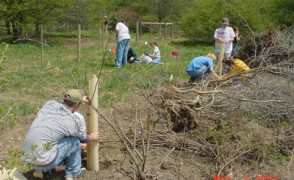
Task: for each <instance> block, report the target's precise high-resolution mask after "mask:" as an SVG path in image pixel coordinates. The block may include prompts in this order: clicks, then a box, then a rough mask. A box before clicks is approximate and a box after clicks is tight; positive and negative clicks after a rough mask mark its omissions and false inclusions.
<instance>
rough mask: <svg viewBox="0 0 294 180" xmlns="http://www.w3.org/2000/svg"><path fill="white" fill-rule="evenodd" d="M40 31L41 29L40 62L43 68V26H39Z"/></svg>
mask: <svg viewBox="0 0 294 180" xmlns="http://www.w3.org/2000/svg"><path fill="white" fill-rule="evenodd" d="M40 29H41V34H40V41H41V62H42V65H43V67H44V66H45V63H44V58H43V55H44V46H43V43H44V36H43V24H41V25H40Z"/></svg>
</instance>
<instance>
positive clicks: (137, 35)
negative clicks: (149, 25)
mask: <svg viewBox="0 0 294 180" xmlns="http://www.w3.org/2000/svg"><path fill="white" fill-rule="evenodd" d="M138 38H139V21H137V23H136V44H138Z"/></svg>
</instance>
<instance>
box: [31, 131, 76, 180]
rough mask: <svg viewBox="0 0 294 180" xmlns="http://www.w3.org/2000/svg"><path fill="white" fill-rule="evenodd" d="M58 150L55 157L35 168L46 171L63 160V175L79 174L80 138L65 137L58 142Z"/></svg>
mask: <svg viewBox="0 0 294 180" xmlns="http://www.w3.org/2000/svg"><path fill="white" fill-rule="evenodd" d="M57 146H58V152H57V156H56V157H55V159H54V160H53V161H52V162H51V163H50V164H48V165H47V166H37V167H35V169H36V170H41V171H48V170H50V169H53V168H54V167H56V166H59V165H62V164H63V162H65V166H66V169H65V176H66V177H76V176H79V175H80V173H81V172H80V169H81V148H80V140H79V139H78V138H76V137H66V138H63V139H62V140H61V141H59V142H58V144H57Z"/></svg>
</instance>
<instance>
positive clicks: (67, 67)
mask: <svg viewBox="0 0 294 180" xmlns="http://www.w3.org/2000/svg"><path fill="white" fill-rule="evenodd" d="M82 34H83V35H82V45H83V46H82V49H81V60H80V62H78V61H77V50H76V47H77V42H76V38H75V37H74V34H73V33H70V34H69V35H65V34H64V33H63V34H62V33H54V34H53V33H52V34H48V33H45V37H44V39H45V40H46V43H47V45H48V46H44V56H43V62H42V61H41V58H40V57H41V51H40V45H39V44H38V43H37V42H18V43H15V44H11V45H10V46H9V50H8V51H7V52H6V53H5V56H6V59H5V60H4V61H3V62H2V64H1V65H0V66H1V69H2V71H1V76H0V93H1V97H0V100H1V101H3V102H5V101H14V100H17V101H18V102H20V103H23V104H27V105H28V106H20V108H22V109H24V110H23V111H25V112H26V113H25V114H27V113H30V112H31V110H28V107H30V108H31V109H32V110H37V107H40V106H41V105H42V104H43V103H44V102H45V101H47V100H49V99H60V98H61V97H62V94H63V92H64V91H65V90H66V89H68V88H76V87H79V88H83V89H85V90H87V88H88V78H87V77H88V75H90V74H96V75H97V76H98V75H100V76H99V106H101V107H110V106H111V105H112V104H113V103H116V102H118V101H122V100H125V99H127V98H128V96H129V95H130V94H131V93H133V92H136V91H137V90H138V87H140V88H143V89H149V88H152V87H154V86H155V85H156V84H157V83H159V82H167V81H168V79H169V77H170V75H171V74H173V76H174V82H187V80H188V76H187V75H186V72H185V67H186V65H187V63H188V62H189V61H190V60H191V59H192V58H193V57H195V56H200V55H205V54H207V53H208V52H213V50H214V46H213V44H211V45H200V44H191V43H185V40H184V39H171V38H168V39H164V38H163V37H161V36H158V35H155V34H152V35H150V34H148V35H143V36H140V38H139V39H138V43H137V44H136V40H135V37H136V36H135V34H132V37H133V39H132V42H131V45H132V46H133V47H134V48H135V50H136V52H137V54H138V56H140V55H141V54H142V53H143V52H145V51H149V52H150V51H151V47H150V46H149V45H145V43H144V42H146V41H148V42H150V41H151V40H156V41H157V42H158V46H159V48H160V50H161V54H162V62H164V64H162V65H146V64H128V65H127V66H125V67H123V68H121V69H118V70H117V69H114V68H113V67H114V59H115V55H114V54H111V53H109V52H108V51H107V49H109V48H115V47H116V39H115V35H114V34H112V35H111V36H110V37H109V36H107V37H104V36H101V35H99V34H98V33H97V32H95V31H83V32H82ZM102 40H103V42H104V43H103V45H104V46H102V42H101V41H102ZM107 42H108V46H107V47H106V44H107ZM105 49H106V52H105V56H104V50H105ZM172 51H179V52H180V57H179V58H178V59H173V58H172V57H171V52H172ZM103 57H104V59H103ZM35 99H38V100H39V101H38V103H32V101H34V100H35ZM30 108H29V109H30ZM32 113H35V112H32Z"/></svg>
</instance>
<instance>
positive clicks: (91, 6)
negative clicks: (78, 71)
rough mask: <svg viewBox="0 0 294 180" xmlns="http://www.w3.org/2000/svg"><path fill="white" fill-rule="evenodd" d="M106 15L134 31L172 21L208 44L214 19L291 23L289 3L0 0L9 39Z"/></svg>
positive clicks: (254, 26) (249, 24) (245, 24)
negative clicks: (139, 24)
mask: <svg viewBox="0 0 294 180" xmlns="http://www.w3.org/2000/svg"><path fill="white" fill-rule="evenodd" d="M105 15H107V16H108V17H110V19H111V20H112V23H113V24H115V23H116V21H117V20H119V19H121V18H123V19H124V20H125V21H126V22H128V23H129V25H130V28H131V29H134V28H135V24H136V21H154V22H177V23H179V25H180V27H181V29H182V30H183V31H184V33H185V35H186V36H187V37H189V38H190V39H191V40H195V41H199V40H200V41H210V40H211V39H212V38H211V37H212V34H213V31H214V30H215V28H217V27H219V26H220V19H221V18H222V17H228V18H229V19H230V21H231V25H232V26H238V27H240V29H241V31H242V28H243V29H244V31H246V30H248V29H249V28H250V29H251V30H254V31H264V30H266V29H269V28H283V27H289V26H292V25H293V19H294V1H293V0H111V1H109V0H62V1H60V0H2V1H0V18H1V19H0V22H1V23H2V25H3V26H4V27H6V32H5V33H6V34H13V40H16V39H18V38H19V37H20V36H21V35H22V28H23V27H25V26H27V25H34V26H35V30H36V32H39V25H40V24H44V25H54V24H62V23H69V24H71V25H76V24H81V25H82V26H87V25H97V24H102V21H103V17H104V16H105Z"/></svg>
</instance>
